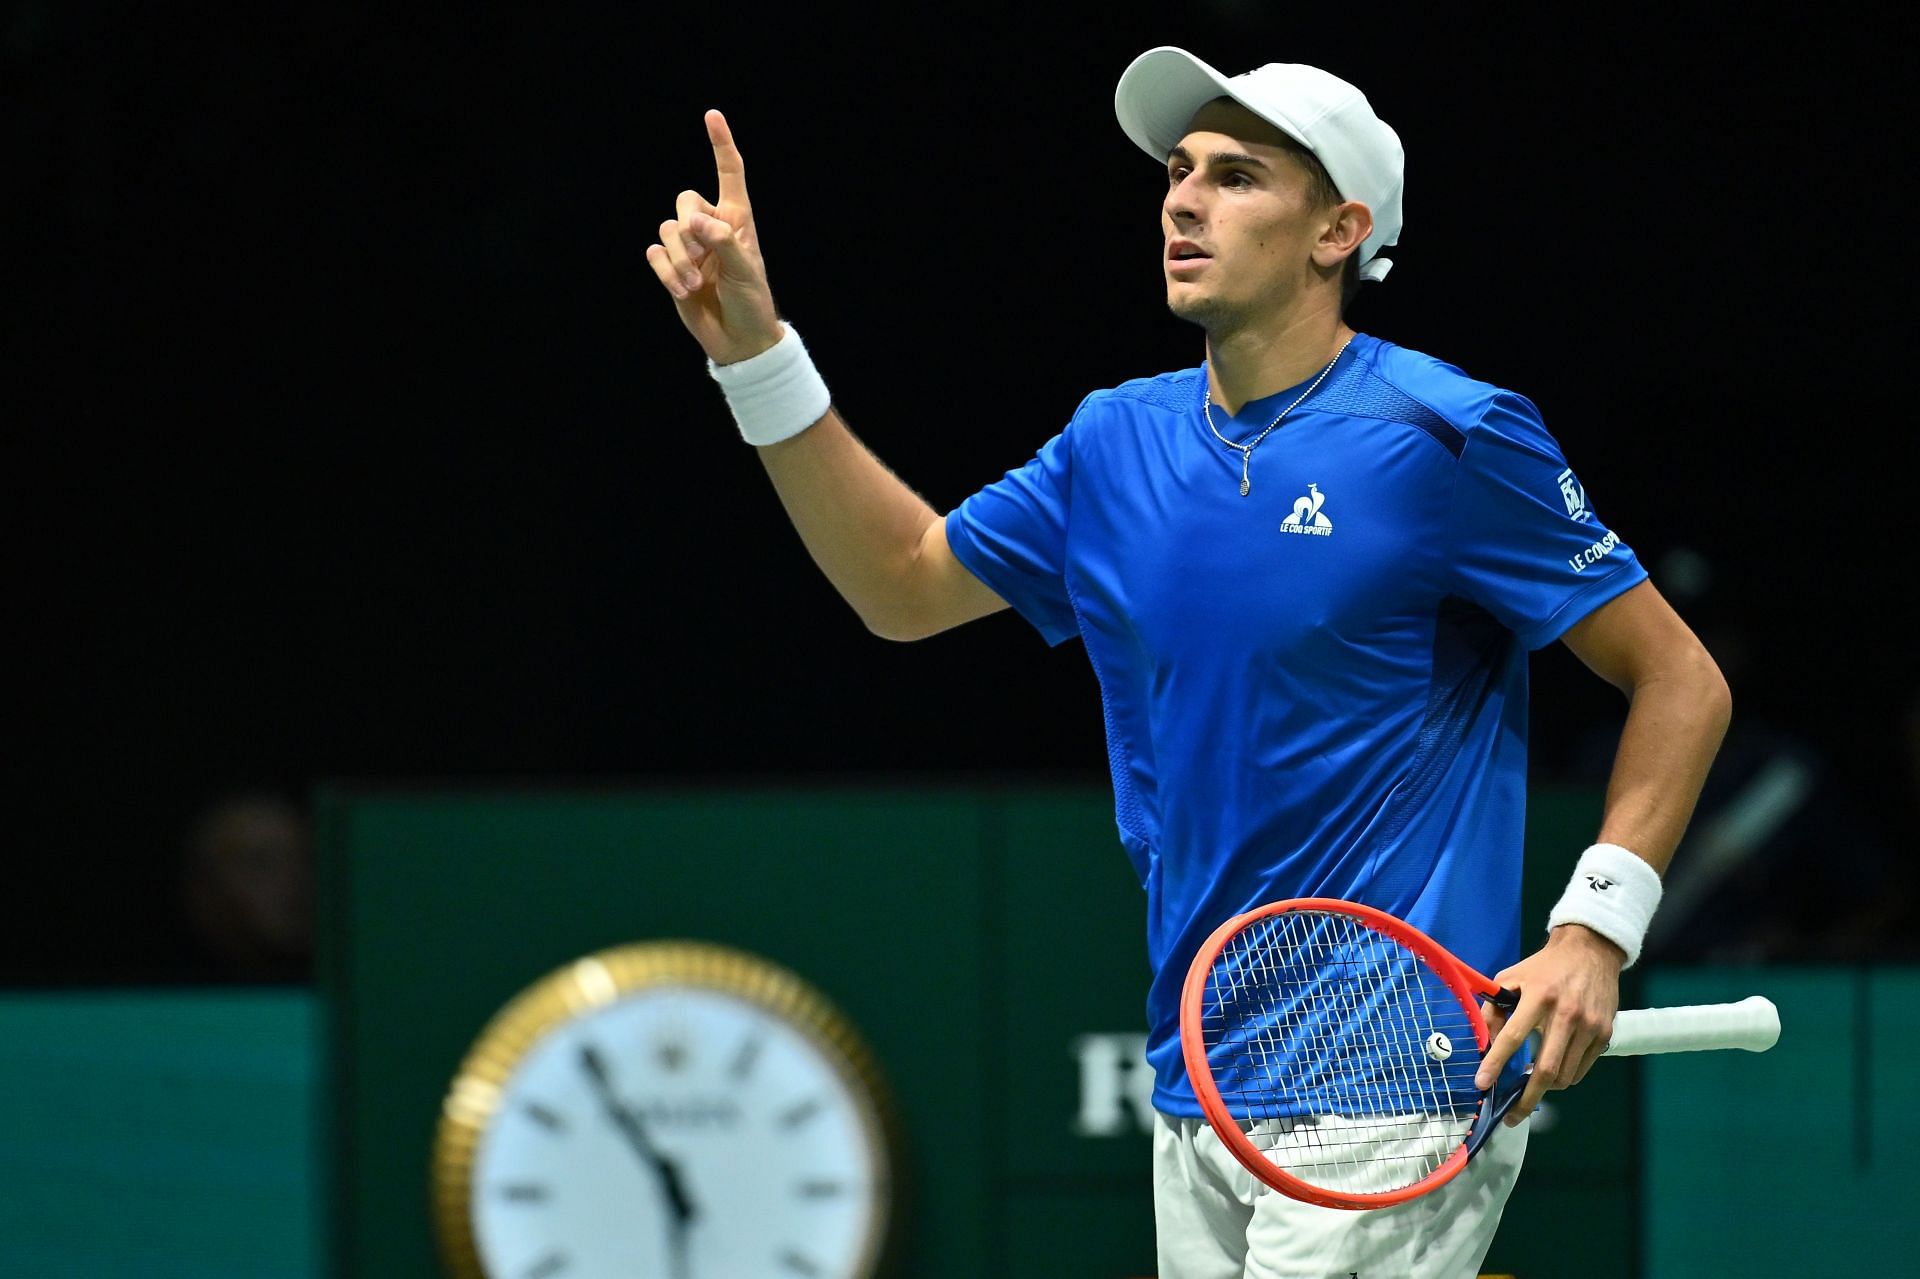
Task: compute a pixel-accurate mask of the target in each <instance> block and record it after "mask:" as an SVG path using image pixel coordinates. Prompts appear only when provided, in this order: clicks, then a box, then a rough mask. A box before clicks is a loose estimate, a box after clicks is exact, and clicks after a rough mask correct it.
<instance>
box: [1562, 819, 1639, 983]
mask: <svg viewBox="0 0 1920 1279" xmlns="http://www.w3.org/2000/svg"><path fill="white" fill-rule="evenodd" d="M1659 905H1660V872H1659V871H1657V870H1655V869H1654V868H1653V867H1651V866H1649V865H1647V864H1646V863H1645V862H1643V861H1641V860H1640V859H1639V858H1638V857H1635V856H1634V855H1633V854H1632V853H1630V852H1628V851H1627V850H1626V849H1624V848H1622V847H1620V845H1618V844H1595V845H1594V846H1593V847H1591V848H1589V849H1588V850H1587V851H1586V852H1584V853H1582V854H1580V861H1579V864H1578V865H1576V866H1575V867H1574V868H1573V878H1572V879H1571V880H1569V881H1568V882H1567V891H1566V892H1564V893H1562V894H1560V900H1559V901H1558V902H1556V903H1554V907H1553V910H1552V911H1551V912H1550V913H1549V914H1548V915H1547V931H1548V932H1552V931H1553V930H1554V929H1556V928H1558V927H1559V926H1560V925H1562V924H1585V925H1586V926H1587V927H1588V928H1591V929H1593V931H1594V932H1596V933H1599V934H1600V935H1601V936H1602V937H1604V938H1606V939H1607V940H1608V941H1610V942H1612V943H1613V944H1614V945H1616V946H1618V947H1619V948H1620V949H1621V950H1624V951H1626V952H1627V964H1626V966H1627V967H1629V968H1631V967H1633V961H1634V960H1636V959H1638V958H1640V943H1641V942H1642V941H1644V940H1645V939H1646V936H1647V925H1648V924H1650V923H1652V922H1653V912H1654V909H1655V908H1656V907H1658V906H1659Z"/></svg>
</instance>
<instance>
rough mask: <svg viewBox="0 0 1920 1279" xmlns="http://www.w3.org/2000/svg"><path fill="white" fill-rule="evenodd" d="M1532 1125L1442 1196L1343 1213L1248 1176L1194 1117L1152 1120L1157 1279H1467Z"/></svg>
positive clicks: (1507, 1135)
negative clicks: (1291, 1194)
mask: <svg viewBox="0 0 1920 1279" xmlns="http://www.w3.org/2000/svg"><path fill="white" fill-rule="evenodd" d="M1532 1129H1533V1124H1532V1123H1531V1122H1527V1123H1523V1124H1521V1125H1520V1126H1519V1127H1517V1128H1508V1129H1505V1130H1503V1131H1501V1132H1498V1133H1495V1134H1494V1135H1493V1139H1492V1140H1491V1141H1490V1142H1488V1143H1487V1146H1486V1148H1485V1149H1483V1150H1482V1151H1481V1152H1480V1153H1479V1154H1478V1155H1476V1156H1474V1158H1473V1162H1471V1163H1469V1164H1468V1165H1467V1166H1466V1167H1465V1168H1464V1169H1463V1170H1461V1172H1460V1174H1459V1175H1458V1176H1456V1177H1455V1178H1454V1179H1453V1180H1452V1181H1449V1182H1448V1183H1447V1184H1446V1185H1444V1186H1442V1187H1440V1189H1438V1190H1435V1191H1432V1192H1431V1193H1429V1194H1424V1195H1421V1196H1420V1197H1419V1198H1417V1199H1414V1200H1411V1201H1410V1202H1408V1203H1404V1204H1396V1205H1395V1206H1394V1207H1391V1208H1374V1209H1369V1210H1367V1211H1363V1212H1350V1211H1346V1210H1344V1209H1339V1208H1321V1207H1318V1206H1316V1205H1314V1204H1307V1203H1301V1202H1300V1201H1299V1200H1297V1199H1289V1198H1287V1196H1285V1195H1283V1194H1280V1193H1278V1192H1277V1191H1273V1190H1269V1189H1268V1188H1267V1187H1266V1186H1264V1185H1262V1184H1261V1183H1260V1182H1258V1181H1256V1180H1254V1177H1253V1174H1252V1173H1250V1172H1248V1171H1247V1170H1246V1169H1245V1168H1242V1167H1241V1166H1240V1163H1239V1161H1238V1160H1236V1159H1235V1158H1234V1157H1233V1156H1232V1155H1231V1154H1229V1153H1228V1152H1227V1148H1226V1147H1225V1146H1224V1145H1222V1144H1221V1141H1220V1139H1219V1137H1217V1136H1215V1135H1214V1131H1213V1129H1212V1128H1209V1127H1208V1126H1207V1122H1206V1120H1204V1119H1173V1118H1170V1117H1169V1116H1166V1115H1162V1114H1159V1113H1158V1112H1156V1113H1155V1115H1154V1131H1153V1216H1154V1231H1155V1234H1156V1236H1157V1239H1158V1243H1159V1253H1160V1274H1159V1279H1473V1277H1474V1276H1475V1275H1477V1274H1478V1273H1479V1272H1480V1262H1481V1261H1482V1260H1483V1259H1484V1258H1485V1257H1486V1255H1487V1248H1488V1246H1489V1245H1491V1244H1492V1243H1493V1233H1494V1231H1495V1230H1496V1229H1498V1227H1499V1225H1500V1212H1501V1209H1503V1208H1504V1207H1506V1203H1507V1196H1508V1194H1510V1193H1511V1192H1512V1190H1513V1183H1514V1181H1515V1180H1516V1179H1518V1177H1519V1176H1520V1163H1521V1161H1522V1160H1523V1159H1524V1158H1525V1157H1526V1153H1527V1137H1528V1135H1529V1133H1531V1131H1532Z"/></svg>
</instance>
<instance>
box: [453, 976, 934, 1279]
mask: <svg viewBox="0 0 1920 1279" xmlns="http://www.w3.org/2000/svg"><path fill="white" fill-rule="evenodd" d="M897 1149H898V1141H897V1136H896V1132H895V1129H894V1125H893V1120H892V1108H891V1105H890V1103H889V1101H888V1098H887V1095H886V1090H885V1087H884V1085H883V1083H882V1081H881V1079H880V1076H879V1073H878V1071H877V1070H876V1068H875V1066H874V1064H873V1061H872V1058H871V1056H870V1054H869V1053H868V1051H867V1049H866V1048H865V1047H864V1045H863V1044H862V1043H861V1042H860V1040H859V1038H858V1037H857V1035H856V1033H855V1032H854V1030H853V1028H852V1026H851V1025H850V1024H849V1023H848V1022H847V1021H846V1019H845V1018H844V1017H842V1016H841V1015H840V1014H839V1013H838V1012H836V1011H835V1010H834V1009H833V1008H832V1007H831V1006H830V1005H829V1004H828V1003H827V1001H826V999H825V998H824V997H823V996H821V995H820V994H819V993H818V992H817V991H815V990H813V989H812V988H811V987H809V986H808V985H807V984H806V983H804V982H803V981H802V980H801V979H800V978H799V977H797V976H795V975H794V974H792V973H790V972H788V971H786V970H785V969H782V968H780V967H777V966H776V965H774V964H771V963H769V962H768V961H766V960H764V959H760V958H758V957H756V956H753V955H749V954H747V953H745V952H742V951H738V950H733V949H729V948H726V947H722V946H715V945H709V944H704V943H695V942H654V943H643V944H637V945H632V946H623V947H618V948H615V949H612V950H607V951H602V952H599V953H597V954H593V955H589V956H586V957H585V958H582V959H580V960H577V961H576V962H574V963H571V964H569V965H568V966H566V967H565V968H562V969H560V970H559V971H557V972H555V973H552V974H550V975H549V976H547V977H546V978H544V979H543V980H541V981H539V982H538V983H536V984H535V985H533V986H531V987H529V988H528V989H527V990H526V991H524V992H522V993H521V994H520V995H519V996H518V997H517V998H515V999H514V1000H513V1001H512V1002H510V1003H509V1004H507V1006H506V1007H505V1008H503V1009H502V1010H501V1011H500V1013H499V1014H498V1015H497V1016H496V1017H495V1018H494V1019H493V1020H492V1021H491V1022H490V1023H489V1024H488V1025H487V1027H486V1028H485V1029H484V1030H483V1031H482V1032H481V1034H480V1036H479V1038H478V1040H477V1041H476V1042H475V1043H474V1045H473V1048H472V1050H471V1051H470V1052H469V1054H468V1056H467V1059H466V1061H465V1062H464V1063H463V1064H462V1065H461V1067H460V1071H459V1074H458V1075H457V1076H456V1077H455V1079H454V1081H453V1084H452V1086H451V1087H450V1088H449V1089H448V1092H447V1096H446V1101H445V1105H444V1106H443V1108H442V1113H441V1119H440V1126H439V1132H438V1136H437V1139H436V1142H435V1150H434V1161H433V1180H434V1187H433V1189H434V1207H435V1215H436V1219H437V1220H436V1224H437V1227H438V1230H439V1235H440V1244H441V1252H442V1255H443V1256H444V1258H445V1259H446V1261H447V1264H448V1267H449V1269H450V1270H451V1271H452V1273H453V1274H454V1275H456V1276H458V1277H459V1279H615V1277H616V1276H617V1277H619V1279H655V1277H657V1279H758V1277H759V1276H778V1277H781V1279H805V1277H808V1276H831V1277H833V1279H866V1277H867V1276H870V1275H874V1274H876V1273H878V1272H879V1269H880V1265H881V1260H882V1256H883V1254H884V1253H885V1252H886V1249H887V1245H888V1240H889V1234H890V1226H891V1223H892V1219H893V1212H892V1206H893V1186H894V1174H895V1163H896V1159H897Z"/></svg>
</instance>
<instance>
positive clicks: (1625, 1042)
mask: <svg viewBox="0 0 1920 1279" xmlns="http://www.w3.org/2000/svg"><path fill="white" fill-rule="evenodd" d="M1779 1038H1780V1010H1779V1009H1777V1008H1775V1007H1774V1006H1773V1001H1772V1000H1770V999H1766V998H1764V997H1762V996H1760V995H1749V996H1747V997H1746V998H1745V999H1743V1000H1741V1001H1740V1002H1739V1003H1735V1004H1693V1005H1689V1006H1686V1007H1681V1008H1638V1009H1633V1010H1631V1011H1628V1012H1623V1013H1616V1014H1614V1018H1613V1042H1612V1043H1610V1044H1608V1045H1607V1049H1606V1052H1605V1053H1604V1054H1602V1055H1603V1056H1607V1057H1638V1056H1640V1055H1642V1054H1644V1053H1684V1052H1696V1051H1700V1050H1702V1049H1708V1048H1744V1049H1746V1050H1747V1051H1748V1052H1756V1053H1757V1052H1765V1051H1766V1050H1767V1049H1769V1048H1771V1047H1773V1045H1774V1043H1775V1042H1776V1041H1777V1040H1778V1039H1779Z"/></svg>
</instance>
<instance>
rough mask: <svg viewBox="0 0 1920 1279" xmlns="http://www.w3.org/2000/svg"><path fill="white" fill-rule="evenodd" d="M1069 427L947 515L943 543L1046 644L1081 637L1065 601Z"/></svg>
mask: <svg viewBox="0 0 1920 1279" xmlns="http://www.w3.org/2000/svg"><path fill="white" fill-rule="evenodd" d="M1071 431H1072V428H1071V427H1068V429H1067V430H1065V431H1062V432H1061V433H1060V434H1058V435H1056V436H1054V437H1053V438H1052V439H1051V440H1048V441H1047V443H1046V444H1045V445H1044V446H1043V447H1042V448H1041V450H1040V452H1039V453H1038V455H1036V456H1035V457H1034V459H1033V460H1032V461H1031V462H1028V463H1027V464H1026V465H1025V466H1023V467H1021V468H1020V469H1019V470H1017V471H1008V472H1007V474H1006V476H1005V478H1003V479H1000V480H996V481H995V482H994V483H992V484H989V485H987V486H986V487H985V488H983V489H981V490H980V491H979V492H978V493H975V494H974V495H973V496H972V497H970V498H968V499H967V500H966V501H964V502H962V503H961V504H960V505H959V506H957V507H955V508H954V509H953V510H952V511H951V512H950V513H949V514H948V515H947V545H948V546H950V547H952V548H953V553H954V556H955V557H956V558H957V559H958V560H959V561H960V562H961V563H962V564H964V565H965V566H966V568H967V571H968V572H970V573H972V574H973V575H974V576H975V577H977V578H979V579H980V580H981V581H982V582H985V583H986V584H987V586H988V587H990V588H991V589H992V590H993V592H994V594H996V595H998V596H999V597H1000V598H1001V599H1003V600H1005V601H1006V602H1007V603H1009V604H1011V605H1012V606H1013V607H1014V609H1015V611H1017V612H1018V613H1019V614H1020V616H1022V617H1024V618H1026V619H1027V621H1029V622H1031V623H1032V624H1033V626H1034V628H1035V629H1036V630H1038V631H1039V632H1040V634H1041V635H1042V636H1043V637H1045V639H1046V641H1047V643H1049V644H1058V643H1060V642H1061V641H1062V640H1066V639H1071V638H1072V637H1073V636H1075V635H1077V634H1079V631H1080V628H1079V624H1078V623H1077V622H1076V620H1075V618H1074V614H1073V602H1072V601H1071V600H1070V599H1069V598H1068V597H1067V582H1066V563H1067V502H1068V495H1069V493H1070V492H1071V490H1072V478H1073V461H1072V454H1073V447H1072V443H1071V441H1070V439H1069V435H1070V433H1071Z"/></svg>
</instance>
